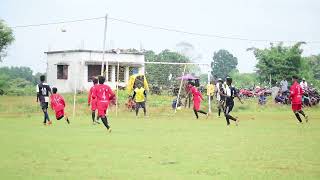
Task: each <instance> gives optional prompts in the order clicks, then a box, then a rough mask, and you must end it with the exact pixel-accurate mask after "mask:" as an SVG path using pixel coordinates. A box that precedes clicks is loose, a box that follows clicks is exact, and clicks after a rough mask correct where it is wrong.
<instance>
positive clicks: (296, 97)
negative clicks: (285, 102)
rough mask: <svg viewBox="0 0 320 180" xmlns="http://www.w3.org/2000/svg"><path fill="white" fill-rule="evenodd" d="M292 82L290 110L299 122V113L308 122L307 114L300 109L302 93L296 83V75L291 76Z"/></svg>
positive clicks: (300, 121)
mask: <svg viewBox="0 0 320 180" xmlns="http://www.w3.org/2000/svg"><path fill="white" fill-rule="evenodd" d="M292 81H293V84H292V86H291V87H290V99H291V105H292V111H293V113H294V114H295V116H296V118H297V119H298V121H299V123H301V124H302V120H301V117H300V115H299V114H301V115H302V116H303V117H304V118H305V119H306V122H308V116H307V115H306V114H305V113H304V112H303V111H302V95H303V89H302V87H301V86H300V84H299V83H298V76H292Z"/></svg>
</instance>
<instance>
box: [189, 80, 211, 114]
mask: <svg viewBox="0 0 320 180" xmlns="http://www.w3.org/2000/svg"><path fill="white" fill-rule="evenodd" d="M188 90H189V91H190V92H191V93H192V96H193V112H194V114H195V115H196V118H197V119H198V118H199V115H198V112H199V113H202V114H205V115H206V116H207V118H208V115H209V114H208V113H206V112H204V111H202V110H200V104H201V101H202V100H203V97H202V94H201V92H200V91H199V90H198V89H197V88H196V87H195V86H194V85H193V83H192V82H190V83H189V84H188Z"/></svg>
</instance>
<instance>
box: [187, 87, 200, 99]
mask: <svg viewBox="0 0 320 180" xmlns="http://www.w3.org/2000/svg"><path fill="white" fill-rule="evenodd" d="M190 91H191V93H192V95H193V101H196V102H198V101H200V100H203V97H202V94H201V92H200V91H199V90H198V89H197V88H196V87H192V88H191V90H190Z"/></svg>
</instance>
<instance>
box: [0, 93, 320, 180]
mask: <svg viewBox="0 0 320 180" xmlns="http://www.w3.org/2000/svg"><path fill="white" fill-rule="evenodd" d="M34 99H35V98H32V97H0V143H1V148H0V160H1V163H0V179H41V180H43V179H183V180H185V179H210V180H212V179H246V180H247V179H320V152H319V151H320V109H319V107H315V108H312V109H306V110H305V111H306V112H307V113H308V115H309V117H310V123H308V124H303V125H298V124H297V123H296V120H295V117H294V115H293V114H292V112H291V111H290V107H288V106H276V105H272V104H269V105H267V106H266V107H258V106H256V105H255V104H256V102H253V101H252V102H251V101H245V104H244V105H241V106H240V105H239V104H240V103H237V102H236V103H237V105H239V106H237V107H236V109H235V112H234V113H233V114H235V115H237V116H238V117H239V118H240V120H241V121H240V125H239V126H238V127H236V126H235V125H234V124H232V126H231V127H226V122H225V120H224V118H220V119H219V118H217V117H216V115H215V114H213V115H212V116H210V117H209V119H205V117H204V116H201V117H200V119H199V120H196V119H195V118H194V115H193V113H192V111H191V110H182V111H179V112H177V114H176V115H172V112H171V111H170V107H169V105H168V108H167V109H166V108H164V109H161V112H159V110H158V108H150V109H151V110H150V115H149V117H146V118H143V117H141V118H135V116H134V114H133V112H132V113H130V112H127V111H125V110H121V113H119V114H118V116H117V117H116V115H115V113H114V112H111V114H110V124H111V126H112V129H113V131H112V133H111V134H109V133H107V132H106V130H105V129H104V128H103V125H92V124H91V120H90V119H91V118H90V114H89V111H88V110H87V107H86V105H85V104H84V105H83V104H80V105H78V106H79V107H78V108H77V109H78V111H77V114H76V118H75V119H71V125H70V126H68V125H67V123H66V122H64V121H56V120H54V121H53V125H52V126H51V127H47V126H43V125H42V114H41V112H40V108H39V107H38V105H37V104H35V102H34ZM70 103H71V102H69V104H70ZM70 110H71V107H68V111H69V112H70ZM214 113H215V112H214ZM50 117H51V119H54V116H53V113H52V112H50Z"/></svg>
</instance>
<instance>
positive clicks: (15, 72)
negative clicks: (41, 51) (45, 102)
mask: <svg viewBox="0 0 320 180" xmlns="http://www.w3.org/2000/svg"><path fill="white" fill-rule="evenodd" d="M40 75H42V74H41V73H36V74H35V75H34V74H33V71H32V70H31V69H30V68H29V67H1V68H0V95H16V96H22V95H34V94H35V85H36V84H37V82H38V81H39V77H40Z"/></svg>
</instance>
